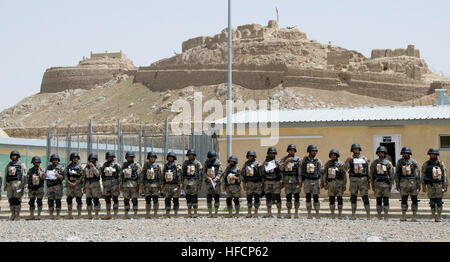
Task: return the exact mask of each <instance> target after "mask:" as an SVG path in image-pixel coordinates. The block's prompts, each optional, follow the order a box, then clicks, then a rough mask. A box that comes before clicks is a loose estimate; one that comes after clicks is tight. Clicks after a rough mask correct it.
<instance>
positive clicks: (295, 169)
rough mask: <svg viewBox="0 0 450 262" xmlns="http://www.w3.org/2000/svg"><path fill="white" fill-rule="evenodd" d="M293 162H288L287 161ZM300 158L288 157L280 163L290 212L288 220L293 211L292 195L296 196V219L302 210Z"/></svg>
mask: <svg viewBox="0 0 450 262" xmlns="http://www.w3.org/2000/svg"><path fill="white" fill-rule="evenodd" d="M291 157H292V160H291V161H289V162H286V160H287V159H289V158H291ZM300 165H301V161H300V158H298V157H297V156H295V155H294V156H290V155H287V156H285V157H284V158H283V159H281V162H280V170H281V172H282V173H281V174H282V177H283V179H282V180H283V184H284V190H285V193H286V207H287V210H288V216H287V218H290V214H291V209H292V195H294V208H295V217H296V218H298V209H299V208H300V191H301V188H300V177H299V175H300Z"/></svg>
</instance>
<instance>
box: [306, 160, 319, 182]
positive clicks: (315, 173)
mask: <svg viewBox="0 0 450 262" xmlns="http://www.w3.org/2000/svg"><path fill="white" fill-rule="evenodd" d="M305 160H307V161H303V163H302V174H303V176H304V177H305V178H306V179H310V180H317V179H320V170H319V169H318V168H317V166H316V164H315V163H316V161H317V158H315V159H309V158H305Z"/></svg>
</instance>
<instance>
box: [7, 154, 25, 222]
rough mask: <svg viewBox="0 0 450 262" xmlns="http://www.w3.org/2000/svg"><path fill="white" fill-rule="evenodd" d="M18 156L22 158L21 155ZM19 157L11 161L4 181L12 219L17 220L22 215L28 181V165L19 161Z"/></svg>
mask: <svg viewBox="0 0 450 262" xmlns="http://www.w3.org/2000/svg"><path fill="white" fill-rule="evenodd" d="M18 156H19V158H20V155H18ZM19 158H17V160H16V161H11V162H9V163H8V165H7V166H6V168H5V177H4V181H5V186H6V191H7V196H8V201H9V208H10V210H11V218H10V220H17V219H19V217H20V210H21V203H22V196H23V188H24V185H25V183H26V181H25V176H26V167H25V164H24V163H22V162H20V161H19Z"/></svg>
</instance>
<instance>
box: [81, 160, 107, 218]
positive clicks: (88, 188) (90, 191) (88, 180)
mask: <svg viewBox="0 0 450 262" xmlns="http://www.w3.org/2000/svg"><path fill="white" fill-rule="evenodd" d="M97 162H98V156H97V155H96V154H92V153H91V154H89V156H88V164H87V165H86V166H85V167H84V169H83V178H82V182H83V192H84V193H86V205H87V211H88V219H92V201H94V211H95V219H98V218H99V216H98V212H100V208H101V206H100V196H101V195H102V189H101V187H100V176H101V174H100V170H101V167H100V165H99V164H98V163H97Z"/></svg>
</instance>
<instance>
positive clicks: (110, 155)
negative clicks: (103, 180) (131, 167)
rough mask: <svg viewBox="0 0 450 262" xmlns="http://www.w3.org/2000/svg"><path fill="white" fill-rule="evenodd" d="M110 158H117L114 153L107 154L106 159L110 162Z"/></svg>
mask: <svg viewBox="0 0 450 262" xmlns="http://www.w3.org/2000/svg"><path fill="white" fill-rule="evenodd" d="M110 157H114V158H115V157H116V154H115V153H114V152H106V154H105V159H106V160H108V158H110Z"/></svg>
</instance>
